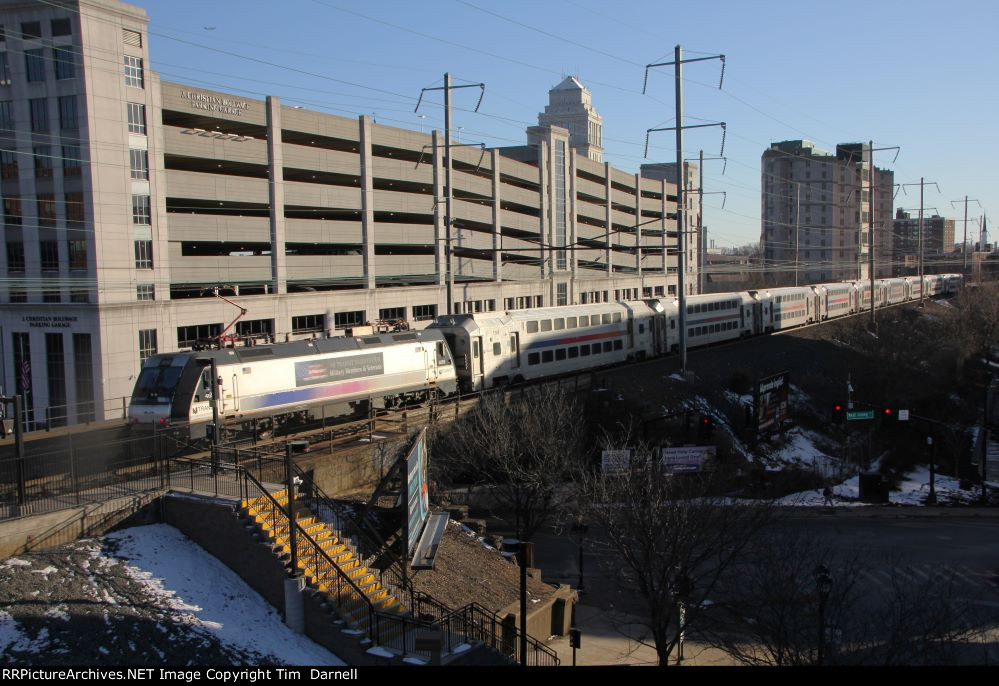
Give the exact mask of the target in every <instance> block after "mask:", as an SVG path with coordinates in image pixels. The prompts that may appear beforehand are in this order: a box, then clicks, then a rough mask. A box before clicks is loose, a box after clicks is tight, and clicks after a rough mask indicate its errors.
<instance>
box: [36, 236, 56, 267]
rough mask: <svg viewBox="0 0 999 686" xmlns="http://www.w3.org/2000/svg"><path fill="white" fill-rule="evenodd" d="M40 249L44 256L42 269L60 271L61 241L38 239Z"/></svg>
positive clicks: (42, 256)
mask: <svg viewBox="0 0 999 686" xmlns="http://www.w3.org/2000/svg"><path fill="white" fill-rule="evenodd" d="M38 250H39V252H40V253H41V258H42V271H43V272H57V271H59V243H57V242H56V241H38Z"/></svg>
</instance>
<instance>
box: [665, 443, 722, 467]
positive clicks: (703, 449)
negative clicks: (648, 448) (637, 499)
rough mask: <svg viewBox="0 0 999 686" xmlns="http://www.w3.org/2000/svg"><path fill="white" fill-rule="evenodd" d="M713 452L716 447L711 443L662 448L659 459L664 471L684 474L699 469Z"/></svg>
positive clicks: (714, 452) (713, 454)
mask: <svg viewBox="0 0 999 686" xmlns="http://www.w3.org/2000/svg"><path fill="white" fill-rule="evenodd" d="M715 454H716V448H715V446H713V445H706V446H689V447H684V448H662V449H661V451H660V460H661V462H662V467H663V470H664V471H666V472H669V473H670V474H684V473H691V472H699V471H701V470H702V469H703V468H704V462H705V460H707V459H708V458H710V457H714V456H715Z"/></svg>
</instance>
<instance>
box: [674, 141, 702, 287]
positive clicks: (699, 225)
mask: <svg viewBox="0 0 999 686" xmlns="http://www.w3.org/2000/svg"><path fill="white" fill-rule="evenodd" d="M678 123H679V122H678ZM707 249H708V245H707V243H706V242H705V239H704V151H703V150H700V151H698V155H697V292H698V293H704V263H705V262H706V261H707V258H706V257H705V255H704V253H705V252H707ZM663 261H664V262H665V255H664V256H663Z"/></svg>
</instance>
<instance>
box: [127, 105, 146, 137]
mask: <svg viewBox="0 0 999 686" xmlns="http://www.w3.org/2000/svg"><path fill="white" fill-rule="evenodd" d="M128 132H129V133H139V134H142V135H143V136H144V135H146V106H145V105H142V104H139V103H137V102H130V103H128Z"/></svg>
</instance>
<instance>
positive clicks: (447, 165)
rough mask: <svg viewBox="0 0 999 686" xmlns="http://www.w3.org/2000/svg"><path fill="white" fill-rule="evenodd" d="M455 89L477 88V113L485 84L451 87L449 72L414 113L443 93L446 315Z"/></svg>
mask: <svg viewBox="0 0 999 686" xmlns="http://www.w3.org/2000/svg"><path fill="white" fill-rule="evenodd" d="M457 88H479V89H480V93H479V102H478V103H476V105H475V111H476V112H478V111H479V105H481V104H482V96H483V95H485V92H486V84H484V83H470V84H466V85H462V86H452V85H451V72H445V73H444V87H443V88H424V89H422V90H421V91H420V99H419V100H417V101H416V109H414V110H413V111H414V112H416V111H418V110H419V109H420V103H421V102H423V94H424V93H426V92H427V91H439V90H442V91H444V186H445V194H444V282H445V286H446V288H447V314H454V272H453V270H452V265H451V253H452V250H451V216H452V215H451V199H452V197H453V196H454V192H453V189H452V188H451V90H452V89H457Z"/></svg>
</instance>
